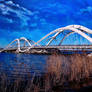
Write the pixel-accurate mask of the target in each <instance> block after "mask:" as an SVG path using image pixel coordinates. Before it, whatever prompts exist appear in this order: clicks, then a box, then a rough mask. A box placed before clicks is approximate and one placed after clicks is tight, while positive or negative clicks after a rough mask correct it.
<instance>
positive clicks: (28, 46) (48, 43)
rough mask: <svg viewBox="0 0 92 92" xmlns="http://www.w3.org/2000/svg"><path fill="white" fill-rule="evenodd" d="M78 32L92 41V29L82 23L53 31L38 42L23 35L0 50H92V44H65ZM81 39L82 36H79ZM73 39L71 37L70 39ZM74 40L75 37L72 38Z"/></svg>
mask: <svg viewBox="0 0 92 92" xmlns="http://www.w3.org/2000/svg"><path fill="white" fill-rule="evenodd" d="M73 34H78V35H80V36H82V37H83V38H84V39H86V40H87V41H88V42H90V43H92V37H91V34H92V30H91V29H88V28H86V27H84V26H81V25H69V26H66V27H61V28H58V29H56V30H54V31H51V32H50V33H48V34H47V35H45V36H44V37H42V38H41V39H40V40H38V41H37V42H34V41H32V40H29V39H26V38H25V37H21V38H19V39H15V40H14V41H12V42H11V43H10V44H9V45H8V46H7V47H6V48H4V49H2V50H1V51H0V52H8V51H15V52H17V53H23V52H25V53H49V52H53V51H71V50H72V51H80V50H84V51H86V50H87V51H92V45H87V44H85V45H63V43H64V42H65V39H66V38H68V36H70V35H73ZM77 39H79V40H80V38H77ZM68 40H69V41H71V39H68ZM72 40H74V39H72ZM71 42H72V41H71Z"/></svg>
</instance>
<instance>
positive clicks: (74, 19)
mask: <svg viewBox="0 0 92 92" xmlns="http://www.w3.org/2000/svg"><path fill="white" fill-rule="evenodd" d="M0 1H2V2H1V3H0V47H4V46H6V45H7V44H8V43H10V42H11V41H12V40H14V39H16V38H19V37H23V36H24V37H26V38H28V39H32V40H34V41H38V40H39V39H40V38H42V37H43V36H44V35H46V34H47V33H49V32H50V31H52V30H54V29H57V28H59V27H63V26H67V25H70V24H78V25H83V26H86V27H88V28H90V29H92V1H91V0H11V1H10V0H6V1H4V0H0ZM78 37H80V36H78ZM74 38H75V35H74V36H72V39H74ZM72 39H71V41H72V43H77V42H78V43H79V42H80V40H79V41H78V39H77V38H76V39H75V42H73V40H72ZM80 39H81V40H82V41H84V43H86V42H87V41H85V40H84V39H83V38H82V37H81V38H80ZM69 41H70V40H68V41H67V42H65V43H71V41H70V42H69Z"/></svg>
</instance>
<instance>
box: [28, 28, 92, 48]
mask: <svg viewBox="0 0 92 92" xmlns="http://www.w3.org/2000/svg"><path fill="white" fill-rule="evenodd" d="M64 30H70V31H73V32H75V33H78V34H80V35H81V36H83V37H84V38H86V39H87V40H88V41H89V42H91V43H92V38H91V37H89V36H88V35H87V34H85V33H84V32H82V31H81V30H79V29H76V28H73V27H71V26H67V27H63V28H59V29H56V30H54V31H52V32H50V33H49V34H47V35H46V36H44V37H43V38H42V39H40V40H39V41H38V42H36V43H35V44H34V45H32V46H31V48H32V47H34V46H35V45H36V44H38V43H40V42H41V41H42V40H44V39H46V38H47V37H48V36H50V35H52V34H54V33H56V34H57V35H55V36H54V37H56V36H58V33H61V32H63V31H64ZM84 31H85V30H84ZM57 32H58V33H57ZM85 32H87V30H86V31H85ZM87 33H91V30H89V31H88V32H87ZM28 49H30V48H28Z"/></svg>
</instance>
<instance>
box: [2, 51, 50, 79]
mask: <svg viewBox="0 0 92 92" xmlns="http://www.w3.org/2000/svg"><path fill="white" fill-rule="evenodd" d="M48 56H49V55H36V54H35V55H33V54H15V53H0V75H2V74H3V73H5V74H6V75H7V76H8V77H16V76H17V77H18V76H19V75H22V76H25V75H28V74H34V73H35V74H39V75H40V74H42V73H45V72H46V71H45V66H46V61H47V59H48Z"/></svg>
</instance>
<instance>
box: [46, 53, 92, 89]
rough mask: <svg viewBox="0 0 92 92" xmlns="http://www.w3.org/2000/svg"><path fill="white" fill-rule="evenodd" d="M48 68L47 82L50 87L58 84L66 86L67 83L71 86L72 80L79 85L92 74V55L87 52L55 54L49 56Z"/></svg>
mask: <svg viewBox="0 0 92 92" xmlns="http://www.w3.org/2000/svg"><path fill="white" fill-rule="evenodd" d="M46 69H47V75H46V84H48V85H49V88H52V87H55V86H57V85H58V86H63V87H64V85H65V84H66V83H68V86H70V85H71V82H72V84H73V83H74V84H78V85H79V83H80V82H81V81H82V80H85V79H89V78H90V76H92V57H88V56H87V55H86V54H82V55H81V54H74V55H57V54H54V55H52V56H50V57H49V59H48V61H47V66H46ZM48 85H46V87H47V86H48ZM65 86H66V85H65Z"/></svg>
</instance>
